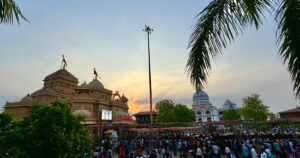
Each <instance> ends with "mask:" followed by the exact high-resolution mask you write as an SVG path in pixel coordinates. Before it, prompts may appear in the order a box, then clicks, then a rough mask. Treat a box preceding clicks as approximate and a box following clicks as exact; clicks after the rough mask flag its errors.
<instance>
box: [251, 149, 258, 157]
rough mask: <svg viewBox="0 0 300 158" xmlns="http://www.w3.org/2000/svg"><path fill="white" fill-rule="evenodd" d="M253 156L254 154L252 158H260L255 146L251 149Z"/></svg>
mask: <svg viewBox="0 0 300 158" xmlns="http://www.w3.org/2000/svg"><path fill="white" fill-rule="evenodd" d="M251 154H252V158H258V154H257V152H256V150H255V148H254V146H252V149H251Z"/></svg>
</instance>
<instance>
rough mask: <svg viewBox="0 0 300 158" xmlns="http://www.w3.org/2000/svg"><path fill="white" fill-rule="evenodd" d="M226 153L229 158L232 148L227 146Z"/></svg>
mask: <svg viewBox="0 0 300 158" xmlns="http://www.w3.org/2000/svg"><path fill="white" fill-rule="evenodd" d="M225 154H226V157H227V158H230V155H231V153H230V148H229V147H228V146H226V147H225Z"/></svg>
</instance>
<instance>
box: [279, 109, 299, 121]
mask: <svg viewBox="0 0 300 158" xmlns="http://www.w3.org/2000/svg"><path fill="white" fill-rule="evenodd" d="M279 115H280V118H288V119H293V118H300V107H297V108H294V109H290V110H286V111H282V112H279Z"/></svg>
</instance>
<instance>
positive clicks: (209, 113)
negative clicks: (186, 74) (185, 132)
mask: <svg viewBox="0 0 300 158" xmlns="http://www.w3.org/2000/svg"><path fill="white" fill-rule="evenodd" d="M192 108H193V110H194V111H195V114H196V122H212V121H220V117H219V111H218V109H217V108H216V107H215V106H213V105H212V104H211V102H210V101H209V97H208V94H207V93H206V92H204V91H202V90H200V91H198V92H195V93H194V95H193V104H192Z"/></svg>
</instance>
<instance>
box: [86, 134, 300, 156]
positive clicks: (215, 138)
mask: <svg viewBox="0 0 300 158" xmlns="http://www.w3.org/2000/svg"><path fill="white" fill-rule="evenodd" d="M149 138H150V137H149V135H144V136H143V135H140V136H137V137H134V138H131V139H125V140H120V141H116V142H114V141H112V140H110V139H108V138H107V139H104V140H101V141H100V143H99V144H98V145H97V146H93V147H92V148H93V149H94V153H93V156H92V157H95V158H113V157H118V158H171V157H178V158H223V157H226V158H300V142H299V140H298V139H297V138H296V137H295V136H294V135H290V134H280V133H277V134H266V135H251V134H247V133H244V134H240V133H239V134H233V133H231V134H230V135H221V134H220V133H218V132H214V133H211V134H207V135H204V134H199V135H196V134H193V133H191V132H187V131H185V132H171V133H166V134H162V135H161V136H160V137H156V138H155V139H153V140H149Z"/></svg>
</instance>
